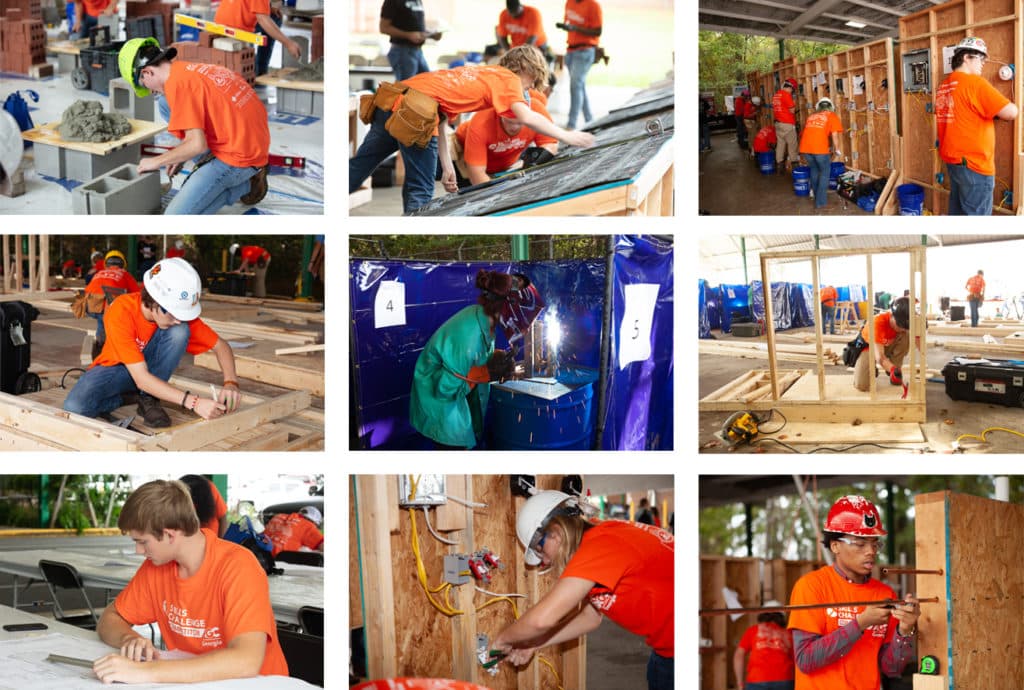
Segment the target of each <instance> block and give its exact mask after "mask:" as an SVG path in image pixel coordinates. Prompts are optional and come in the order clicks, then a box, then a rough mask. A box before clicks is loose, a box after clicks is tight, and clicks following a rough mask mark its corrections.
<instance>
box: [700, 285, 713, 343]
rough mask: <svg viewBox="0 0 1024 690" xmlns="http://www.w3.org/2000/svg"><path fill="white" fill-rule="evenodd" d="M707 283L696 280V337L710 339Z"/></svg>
mask: <svg viewBox="0 0 1024 690" xmlns="http://www.w3.org/2000/svg"><path fill="white" fill-rule="evenodd" d="M708 292H710V290H709V288H708V282H707V281H706V280H704V279H703V278H698V279H697V337H698V338H705V339H706V338H710V337H711V319H710V317H709V316H708Z"/></svg>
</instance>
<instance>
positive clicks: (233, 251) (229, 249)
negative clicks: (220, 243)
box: [228, 242, 238, 254]
mask: <svg viewBox="0 0 1024 690" xmlns="http://www.w3.org/2000/svg"><path fill="white" fill-rule="evenodd" d="M228 251H229V252H231V253H232V254H234V253H235V252H237V251H238V242H235V243H234V244H233V245H231V246H230V247H228Z"/></svg>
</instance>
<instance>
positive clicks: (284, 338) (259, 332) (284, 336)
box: [203, 319, 323, 345]
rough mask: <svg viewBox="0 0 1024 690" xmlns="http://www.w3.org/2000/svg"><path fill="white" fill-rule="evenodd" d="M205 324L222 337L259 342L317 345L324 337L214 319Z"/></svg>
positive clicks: (319, 333) (293, 330) (317, 334)
mask: <svg viewBox="0 0 1024 690" xmlns="http://www.w3.org/2000/svg"><path fill="white" fill-rule="evenodd" d="M203 322H204V323H206V325H207V326H209V327H210V328H212V329H213V330H214V331H216V332H217V334H218V335H221V336H223V335H239V336H242V337H251V338H253V339H257V340H279V341H281V342H294V343H296V344H299V345H306V344H310V343H316V342H317V341H318V340H320V339H321V338H322V337H323V333H322V332H317V331H301V330H296V329H292V328H278V327H275V326H260V325H258V324H252V323H232V322H230V321H216V320H212V319H203Z"/></svg>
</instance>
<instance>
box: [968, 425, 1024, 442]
mask: <svg viewBox="0 0 1024 690" xmlns="http://www.w3.org/2000/svg"><path fill="white" fill-rule="evenodd" d="M990 431H1005V432H1006V433H1008V434H1013V435H1014V436H1020V437H1021V438H1024V434H1022V433H1021V432H1019V431H1014V430H1013V429H1007V428H1005V427H1001V426H990V427H989V428H987V429H985V430H984V431H982V432H981V435H980V436H978V435H977V434H960V435H959V436H957V437H956V442H957V443H960V441H961V440H962V439H965V438H976V439H978V441H980V442H981V443H988V441H987V440H986V439H985V436H986V435H987V434H988V432H990Z"/></svg>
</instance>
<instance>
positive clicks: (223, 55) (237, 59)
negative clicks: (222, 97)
mask: <svg viewBox="0 0 1024 690" xmlns="http://www.w3.org/2000/svg"><path fill="white" fill-rule="evenodd" d="M214 38H217V37H216V36H214V35H213V34H211V33H208V32H206V31H201V32H199V42H198V43H196V42H194V41H180V42H178V43H174V44H173V45H174V47H175V48H177V49H178V59H179V60H184V61H185V62H202V63H205V64H207V65H220V66H221V67H227V68H228V69H229V70H231V71H232V72H238V73H239V74H241V75H242V77H243V78H244V79H245V80H246V81H247V82H249V85H250V86H252V85H253V84H255V83H256V49H255V48H254V47H252V46H250V45H247V46H246V47H245V48H243V49H242V50H239V51H235V52H230V51H227V50H220V49H219V48H214V47H213V39H214Z"/></svg>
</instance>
